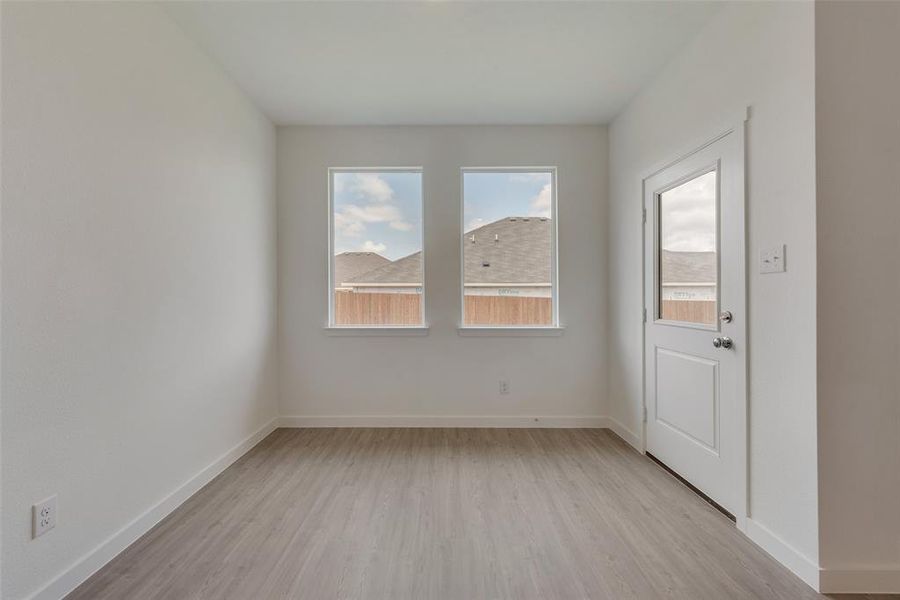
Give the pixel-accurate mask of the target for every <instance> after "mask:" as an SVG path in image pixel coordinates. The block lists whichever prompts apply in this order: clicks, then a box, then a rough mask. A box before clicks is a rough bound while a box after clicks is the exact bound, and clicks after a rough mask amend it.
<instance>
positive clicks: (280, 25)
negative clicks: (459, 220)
mask: <svg viewBox="0 0 900 600" xmlns="http://www.w3.org/2000/svg"><path fill="white" fill-rule="evenodd" d="M164 6H165V9H166V10H167V11H168V12H169V13H170V14H171V15H172V17H173V18H174V19H175V20H176V21H177V22H178V23H179V24H180V25H181V26H182V27H183V28H184V30H185V31H186V32H187V33H188V34H189V35H190V36H192V37H193V38H195V39H196V40H197V41H198V42H199V43H200V45H201V46H203V47H204V48H205V49H206V50H207V51H208V52H209V53H210V54H211V55H212V56H213V57H214V58H215V59H216V60H218V61H219V62H220V63H221V64H222V65H223V66H224V67H225V69H226V70H227V71H228V72H230V73H231V75H232V76H233V77H234V78H235V80H236V81H237V82H238V84H239V85H240V86H241V87H242V88H243V89H244V90H245V91H246V92H247V93H248V94H249V95H250V96H251V97H252V98H253V99H254V100H255V102H256V103H257V104H258V105H259V106H260V107H261V108H262V109H263V110H264V111H265V112H266V113H267V114H268V115H269V116H270V117H271V118H272V119H273V120H274V121H275V122H276V123H278V124H367V125H377V124H487V123H491V124H513V123H514V124H526V123H529V124H530V123H542V124H543V123H548V124H549V123H606V122H608V121H609V120H611V119H612V118H613V117H614V116H615V115H616V114H617V113H618V111H619V110H621V109H622V107H623V106H624V105H625V104H626V103H627V101H628V100H629V99H630V98H631V97H632V96H633V95H634V94H635V93H636V92H637V91H638V90H639V89H640V87H641V86H642V85H643V84H644V83H645V82H646V81H648V80H649V79H650V78H651V77H652V76H653V74H654V73H656V72H657V71H658V70H659V69H660V68H661V67H662V65H663V64H665V62H666V61H667V60H668V59H669V57H670V56H671V55H672V54H673V53H674V52H675V51H677V50H678V49H679V48H680V47H681V46H683V45H684V44H685V43H687V41H688V40H689V39H690V38H691V37H692V36H693V35H695V34H696V32H697V31H698V30H699V29H700V27H701V26H702V25H703V24H704V23H705V22H706V20H707V19H709V17H711V16H712V14H713V12H714V11H715V10H716V3H715V2H687V1H682V2H674V1H666V2H577V3H575V2H571V3H570V2H553V1H549V2H486V1H482V2H419V3H407V2H403V3H401V2H270V1H265V0H263V1H254V2H198V1H187V2H166V3H164Z"/></svg>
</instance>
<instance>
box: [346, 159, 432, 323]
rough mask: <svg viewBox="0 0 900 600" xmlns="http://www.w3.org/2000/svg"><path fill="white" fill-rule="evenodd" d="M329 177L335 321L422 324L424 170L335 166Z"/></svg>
mask: <svg viewBox="0 0 900 600" xmlns="http://www.w3.org/2000/svg"><path fill="white" fill-rule="evenodd" d="M329 178H330V181H329V183H330V185H329V191H330V202H329V205H330V215H331V238H330V245H331V248H330V252H329V255H330V256H331V268H330V280H331V285H330V286H329V288H330V307H329V308H330V311H329V312H330V319H329V325H330V326H332V327H415V326H422V325H423V317H422V315H423V310H422V298H423V294H422V288H423V283H422V282H423V281H424V280H423V276H422V273H423V260H422V170H421V169H330V171H329Z"/></svg>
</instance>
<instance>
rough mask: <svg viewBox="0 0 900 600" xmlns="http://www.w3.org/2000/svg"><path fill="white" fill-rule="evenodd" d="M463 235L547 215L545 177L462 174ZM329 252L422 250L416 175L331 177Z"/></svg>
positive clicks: (395, 254)
mask: <svg viewBox="0 0 900 600" xmlns="http://www.w3.org/2000/svg"><path fill="white" fill-rule="evenodd" d="M464 186H465V201H464V206H465V214H464V220H463V222H464V223H465V229H466V231H471V230H472V229H475V228H477V227H480V226H481V225H485V224H487V223H491V222H493V221H496V220H497V219H501V218H503V217H525V216H532V217H549V216H550V211H551V208H550V204H551V190H550V173H546V172H543V173H482V172H468V173H465V174H464ZM333 188H334V253H335V254H340V253H342V252H376V253H378V254H381V255H382V256H384V257H386V258H389V259H390V260H397V259H398V258H402V257H404V256H407V255H409V254H412V253H413V252H418V251H419V250H421V249H422V174H421V173H401V172H390V171H385V172H371V171H360V172H352V173H351V172H335V173H334V181H333Z"/></svg>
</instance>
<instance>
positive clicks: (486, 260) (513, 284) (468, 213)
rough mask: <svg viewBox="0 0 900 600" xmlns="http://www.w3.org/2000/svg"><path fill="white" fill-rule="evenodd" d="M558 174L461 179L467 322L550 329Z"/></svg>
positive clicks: (474, 174)
mask: <svg viewBox="0 0 900 600" xmlns="http://www.w3.org/2000/svg"><path fill="white" fill-rule="evenodd" d="M554 204H555V203H554V198H553V174H552V172H550V171H537V172H522V171H515V172H484V171H465V172H464V173H463V219H464V220H463V223H464V233H463V239H462V245H463V290H464V291H463V300H464V301H463V323H464V324H465V325H481V326H493V327H497V326H501V327H502V326H535V325H553V324H554V323H553V269H552V262H553V253H552V248H551V244H552V243H553V235H552V228H553V217H554V214H553V210H554Z"/></svg>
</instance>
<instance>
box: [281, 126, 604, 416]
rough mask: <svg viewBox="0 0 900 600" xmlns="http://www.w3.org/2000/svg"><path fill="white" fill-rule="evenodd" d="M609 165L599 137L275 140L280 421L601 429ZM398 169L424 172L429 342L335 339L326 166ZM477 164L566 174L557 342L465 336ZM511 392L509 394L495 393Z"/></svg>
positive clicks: (296, 136)
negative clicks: (470, 178) (501, 385)
mask: <svg viewBox="0 0 900 600" xmlns="http://www.w3.org/2000/svg"><path fill="white" fill-rule="evenodd" d="M606 152H607V138H606V128H605V127H601V126H559V127H557V126H522V127H518V126H425V127H279V128H278V169H277V171H278V176H277V179H278V214H279V219H278V222H279V236H278V239H279V257H280V259H279V273H280V288H279V294H280V301H279V307H280V311H281V313H280V318H279V322H280V324H281V325H280V331H281V337H280V341H279V361H280V365H281V368H280V369H279V373H280V380H281V384H280V389H281V412H282V414H283V415H285V416H286V417H298V418H300V419H301V420H299V421H296V422H301V423H302V422H320V423H321V422H328V423H343V424H348V425H349V424H363V425H365V424H373V423H392V422H394V423H403V424H416V423H435V424H442V423H446V424H454V423H473V424H486V425H489V426H490V425H499V426H503V425H510V424H513V423H529V424H533V420H532V419H531V418H532V417H549V418H550V419H551V420H548V421H540V422H539V423H552V422H553V421H552V419H556V420H560V419H561V420H562V422H565V423H573V424H581V425H586V424H596V423H599V422H600V417H601V416H602V415H604V414H605V412H606V410H605V409H606V407H605V405H604V403H603V397H602V396H603V394H602V391H603V389H604V387H605V386H604V378H605V376H606V363H605V354H604V351H605V344H604V342H603V340H604V338H605V335H606V331H605V323H606V321H605V315H606V308H605V302H606V291H605V286H604V284H603V282H604V281H605V269H606V256H605V247H604V244H603V241H602V239H603V231H605V215H606V205H607V202H606V192H607V180H606V165H607V155H606ZM392 165H395V166H422V167H423V168H424V178H423V181H424V199H425V200H424V201H425V211H424V218H425V223H424V227H425V237H424V239H425V319H426V321H427V322H428V324H429V325H430V331H429V333H428V335H427V336H422V337H381V336H376V337H371V336H366V337H334V336H330V335H328V334H327V333H326V332H325V331H324V330H323V327H324V326H325V325H326V323H327V320H328V310H327V303H328V284H327V281H328V278H327V264H328V208H327V207H328V187H327V184H328V167H335V166H340V167H378V166H392ZM474 166H494V167H496V166H557V167H558V181H557V184H558V220H559V223H558V226H559V285H560V290H559V298H560V319H561V322H562V323H563V324H564V325H565V326H566V330H565V332H564V334H563V335H562V336H559V337H462V336H460V335H459V334H458V333H457V326H458V325H459V322H460V293H459V289H460V264H459V258H460V247H459V244H460V239H461V232H460V231H459V224H460V221H461V219H460V210H461V199H460V179H461V178H460V168H461V167H474ZM363 239H365V238H363ZM501 378H503V379H508V380H509V382H510V394H509V395H504V396H501V395H500V394H499V393H498V380H499V379H501ZM488 417H498V418H497V419H489V418H488ZM460 418H462V419H460Z"/></svg>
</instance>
